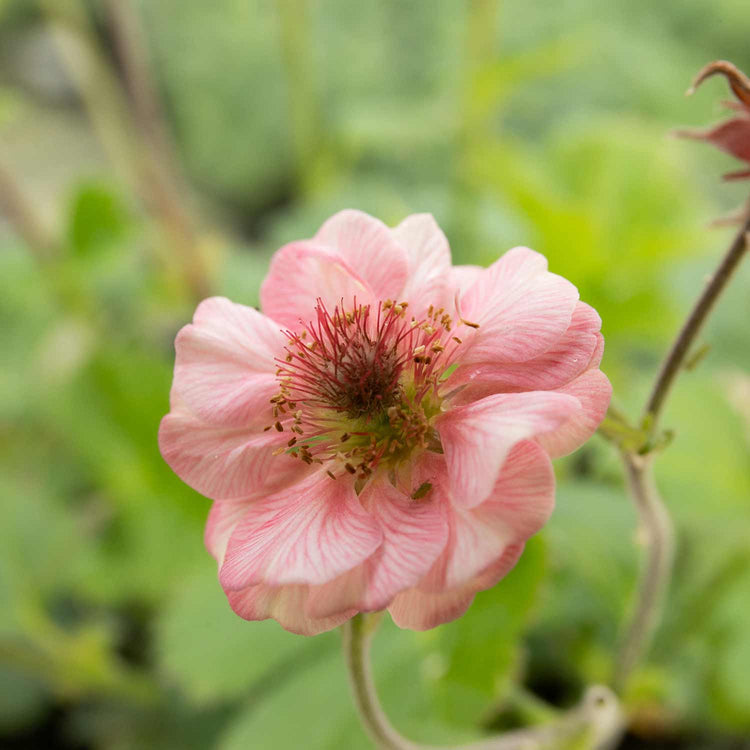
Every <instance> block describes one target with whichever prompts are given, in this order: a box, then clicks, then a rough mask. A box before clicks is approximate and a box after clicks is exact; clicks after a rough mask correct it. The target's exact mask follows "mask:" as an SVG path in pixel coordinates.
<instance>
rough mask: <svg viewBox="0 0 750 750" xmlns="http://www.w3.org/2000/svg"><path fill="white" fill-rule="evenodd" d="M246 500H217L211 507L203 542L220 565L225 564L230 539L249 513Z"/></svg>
mask: <svg viewBox="0 0 750 750" xmlns="http://www.w3.org/2000/svg"><path fill="white" fill-rule="evenodd" d="M248 507H249V506H248V503H247V501H246V500H244V499H243V500H217V501H216V502H214V504H213V505H212V506H211V510H210V511H209V513H208V518H207V519H206V530H205V532H204V534H203V542H204V544H205V545H206V549H207V550H208V551H209V552H210V553H211V555H212V557H213V558H214V559H215V560H216V561H217V562H218V563H219V566H221V564H222V563H223V562H224V555H225V554H226V551H227V544H228V543H229V537H231V536H232V532H233V531H234V529H235V527H236V526H237V524H238V523H239V522H240V519H241V518H242V516H244V515H245V513H247V509H248Z"/></svg>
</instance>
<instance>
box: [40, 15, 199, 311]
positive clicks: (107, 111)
mask: <svg viewBox="0 0 750 750" xmlns="http://www.w3.org/2000/svg"><path fill="white" fill-rule="evenodd" d="M40 1H41V5H42V8H43V9H44V10H45V11H46V14H47V16H48V18H49V21H50V26H51V29H52V31H53V34H54V36H55V38H56V40H57V42H58V47H59V50H60V53H61V58H62V60H63V62H64V63H65V65H66V66H67V67H68V69H69V71H70V73H71V76H72V78H73V80H74V81H75V82H76V85H77V87H78V90H79V91H80V94H81V97H82V99H83V101H84V103H85V106H86V109H87V110H88V113H89V116H90V118H91V121H92V123H93V125H94V128H95V130H96V131H97V134H98V135H99V137H100V139H101V141H102V143H103V144H104V146H105V148H106V150H107V152H108V154H109V156H110V159H111V160H112V162H113V164H114V165H115V167H116V169H117V172H118V174H120V175H122V176H123V177H124V178H125V180H126V181H127V183H128V184H129V185H130V186H132V188H133V190H134V192H135V194H136V195H138V196H139V198H140V199H141V200H142V201H143V203H144V204H145V205H146V207H147V208H148V210H149V213H150V214H151V216H152V217H153V218H154V219H155V221H156V222H157V223H158V224H159V225H160V227H161V228H162V230H163V231H164V233H165V235H166V236H167V238H168V240H169V246H170V247H172V248H173V249H174V255H175V266H176V268H177V270H178V272H179V273H180V274H181V275H182V276H183V278H184V280H185V284H186V287H187V288H188V289H189V290H190V292H191V294H192V296H193V297H195V298H197V299H202V298H203V297H206V296H208V295H209V294H210V289H209V284H208V273H207V270H206V268H205V263H204V262H203V259H202V257H201V252H200V247H199V242H198V238H197V235H196V231H195V227H194V225H193V222H192V220H191V214H190V212H189V211H188V210H187V209H185V208H184V207H183V204H182V196H181V194H180V192H179V189H178V187H177V183H176V182H175V180H173V179H172V173H171V172H170V171H169V169H167V168H165V167H164V156H163V154H164V148H163V142H162V141H161V140H159V138H160V136H155V126H154V124H153V118H152V115H151V114H149V113H153V112H154V111H156V110H155V109H154V107H156V108H157V109H158V105H154V104H153V102H151V103H150V104H149V103H148V100H149V98H150V97H151V96H152V95H153V96H154V97H155V96H156V94H155V89H153V87H152V88H151V92H152V93H151V94H149V93H145V91H144V90H142V89H141V88H140V87H142V86H144V85H146V86H149V84H144V83H143V78H144V76H147V73H145V72H144V71H147V66H146V63H145V61H144V60H141V58H140V57H139V53H140V50H139V48H138V46H137V45H138V43H137V42H134V41H133V38H134V37H133V28H135V24H134V23H133V15H132V14H131V16H130V17H129V18H130V26H128V28H127V29H122V28H120V27H118V26H117V24H116V23H115V24H113V25H114V26H115V29H114V31H115V34H116V36H117V37H118V40H119V41H118V44H119V45H121V47H122V48H121V55H122V56H123V58H125V57H127V58H128V59H129V60H130V63H129V64H126V63H125V61H124V60H123V65H124V67H125V69H126V75H127V76H130V75H135V76H136V78H137V82H136V81H135V80H133V81H131V80H130V79H129V83H128V85H129V86H130V88H131V90H138V91H139V93H138V97H139V99H138V101H139V104H137V105H136V103H135V98H134V101H133V103H132V104H131V103H130V101H128V98H127V97H125V96H124V92H123V90H122V87H121V85H120V82H119V80H118V78H117V76H116V75H115V73H114V71H113V70H112V67H111V65H110V63H109V61H108V60H107V58H106V56H105V55H104V54H103V53H102V51H101V49H100V44H99V40H98V38H97V35H96V32H95V30H94V29H93V28H92V23H91V19H90V18H89V15H88V11H87V10H86V8H85V7H84V6H83V5H82V4H81V1H80V0H69V1H68V2H66V3H59V2H58V0H40ZM113 4H114V5H119V0H118V2H117V3H113ZM117 13H119V14H125V15H124V17H125V18H128V16H127V9H123V8H119V9H118V10H117ZM118 18H119V16H118ZM124 50H127V52H124ZM136 71H137V72H136ZM163 137H166V136H163Z"/></svg>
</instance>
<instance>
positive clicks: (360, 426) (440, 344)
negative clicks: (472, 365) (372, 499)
mask: <svg viewBox="0 0 750 750" xmlns="http://www.w3.org/2000/svg"><path fill="white" fill-rule="evenodd" d="M407 308H408V305H407V303H405V302H399V303H395V302H393V301H391V300H386V301H385V302H381V303H380V304H378V306H377V309H371V308H370V306H369V305H358V304H357V303H356V300H355V301H354V303H353V305H352V306H351V308H350V309H348V310H347V309H345V308H344V306H343V304H341V305H339V306H336V308H335V309H334V310H333V312H329V311H328V310H327V309H326V307H325V305H324V304H323V303H322V301H321V300H318V304H317V306H316V308H315V318H314V319H313V320H311V321H309V322H308V323H306V324H305V325H304V326H303V328H302V330H301V331H300V332H298V333H292V332H291V331H287V332H286V335H287V337H288V339H289V343H288V344H287V346H286V355H285V356H284V357H283V358H281V359H279V369H278V370H277V376H278V378H279V384H280V389H279V393H278V394H277V395H276V396H274V397H273V398H272V399H271V402H272V404H273V412H274V418H275V419H276V421H275V423H274V424H272V425H269V427H267V428H266V429H274V428H275V429H276V430H278V431H280V432H283V431H286V430H288V431H289V432H290V434H291V437H290V439H289V441H288V443H287V446H286V447H285V448H282V449H281V450H280V451H279V452H287V453H289V454H290V455H292V456H295V457H297V458H299V459H301V460H302V461H305V462H306V463H320V464H324V465H325V468H326V471H327V472H328V474H329V476H331V477H332V478H334V479H335V478H337V477H339V476H345V475H347V474H349V475H354V476H356V478H357V479H358V480H366V479H368V478H369V477H370V476H372V474H373V472H375V471H376V470H378V469H381V468H384V469H387V470H395V469H397V468H398V466H399V465H400V464H402V463H403V462H406V461H407V460H409V459H411V458H413V457H414V455H415V454H416V453H417V452H418V451H422V450H427V449H433V450H440V442H439V438H438V436H437V433H436V431H435V430H434V428H433V427H432V422H433V420H434V418H435V417H436V416H437V415H438V414H439V413H440V411H441V398H440V395H439V385H440V378H441V375H442V374H443V373H444V372H445V370H446V369H447V368H448V367H449V366H450V364H451V362H450V352H451V350H452V349H454V348H455V347H456V345H457V344H460V343H461V341H460V339H458V338H457V337H456V336H453V335H451V333H450V331H451V326H452V320H451V318H450V316H449V315H448V314H447V313H446V312H445V310H443V309H434V308H432V307H431V308H430V309H429V310H428V311H427V314H426V315H425V317H424V319H422V320H416V319H415V318H410V317H409V316H408V315H407V313H406V311H407Z"/></svg>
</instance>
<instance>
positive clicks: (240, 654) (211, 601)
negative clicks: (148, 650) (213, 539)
mask: <svg viewBox="0 0 750 750" xmlns="http://www.w3.org/2000/svg"><path fill="white" fill-rule="evenodd" d="M335 640H336V639H335V637H334V636H332V635H322V636H319V637H317V638H315V639H307V638H304V637H302V636H298V635H294V634H292V633H287V632H286V631H285V630H283V629H282V628H281V626H280V625H278V624H277V623H276V622H274V621H272V620H265V621H263V622H246V621H245V620H243V619H241V618H240V617H238V616H237V615H236V614H234V612H232V610H231V609H230V607H229V604H228V603H227V600H226V596H225V595H224V592H223V591H222V590H221V586H220V585H219V582H218V580H217V576H216V566H215V564H214V562H213V561H212V560H211V561H208V560H207V561H206V563H205V565H204V566H203V567H202V569H201V571H200V572H199V573H198V574H196V575H194V576H193V577H192V578H190V579H189V580H188V581H186V582H185V584H184V585H183V586H181V588H180V591H179V593H178V594H177V595H176V596H175V597H174V598H173V599H172V600H171V601H170V602H168V604H167V605H166V607H165V608H164V609H163V611H162V612H161V614H160V616H159V620H158V623H157V630H156V652H157V662H158V665H159V669H160V670H161V671H162V672H163V673H164V674H165V676H166V677H167V678H168V679H169V680H170V681H171V682H174V683H175V684H176V685H177V686H178V687H179V688H181V689H182V690H183V691H184V692H185V693H186V694H187V696H188V697H189V698H190V699H191V701H193V703H195V704H197V705H207V704H211V703H215V702H217V701H221V700H226V699H230V698H236V697H238V696H241V695H243V694H245V693H247V692H248V690H250V688H251V687H252V686H253V685H255V684H256V683H257V682H258V681H259V680H260V681H268V682H269V683H271V682H273V679H274V675H275V674H277V673H280V672H285V671H293V670H294V669H296V668H302V666H303V665H304V664H305V660H306V659H307V658H309V657H310V653H311V652H313V653H319V652H328V651H330V650H331V647H332V646H334V645H335ZM258 689H259V690H261V691H262V690H263V689H264V685H263V684H260V685H258Z"/></svg>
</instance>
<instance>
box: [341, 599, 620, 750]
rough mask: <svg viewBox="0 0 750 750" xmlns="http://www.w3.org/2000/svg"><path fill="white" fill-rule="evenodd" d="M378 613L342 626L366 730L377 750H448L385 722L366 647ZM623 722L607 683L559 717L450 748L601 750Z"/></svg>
mask: <svg viewBox="0 0 750 750" xmlns="http://www.w3.org/2000/svg"><path fill="white" fill-rule="evenodd" d="M380 616H381V615H380V613H378V614H375V615H356V616H355V617H353V618H352V619H351V620H349V621H348V622H346V623H344V625H342V630H343V635H344V654H345V657H346V664H347V668H348V671H349V679H350V682H351V686H352V693H353V695H354V702H355V704H356V706H357V710H358V712H359V716H360V719H361V720H362V724H363V726H364V728H365V730H366V731H367V733H368V734H369V736H370V737H371V739H372V740H373V742H374V743H375V745H376V747H378V748H379V750H448V748H447V747H444V748H440V747H436V746H434V745H422V744H419V743H415V742H412V741H411V740H408V739H406V738H405V737H403V736H402V735H401V734H399V733H398V731H397V730H396V729H395V728H394V727H393V725H392V724H391V723H390V721H388V717H387V716H386V715H385V712H384V711H383V709H382V707H381V705H380V702H379V701H378V696H377V691H376V689H375V681H374V679H373V675H372V668H371V665H370V646H371V643H372V638H373V636H374V634H375V630H376V628H377V625H378V623H379V621H380ZM622 724H623V722H622V714H621V711H620V707H619V703H618V701H617V698H616V697H615V696H614V694H613V693H612V692H611V691H610V690H608V689H607V688H606V687H603V686H593V687H591V688H589V689H588V690H587V691H586V694H585V695H584V698H583V700H582V701H581V703H580V704H579V705H578V706H576V707H575V708H573V709H571V710H570V711H569V712H567V713H566V714H562V717H561V718H560V720H559V721H555V722H551V723H549V724H545V725H543V726H539V727H534V728H532V729H521V730H517V731H513V732H507V733H505V734H502V735H498V736H495V737H489V738H487V739H484V740H479V741H477V742H470V743H468V744H465V745H451V746H450V747H451V748H452V749H453V750H553V748H555V749H558V750H568V749H569V748H570V750H573V748H587V750H605V749H607V748H610V747H612V743H613V742H614V741H616V739H617V738H618V737H619V736H620V734H621V731H622Z"/></svg>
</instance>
